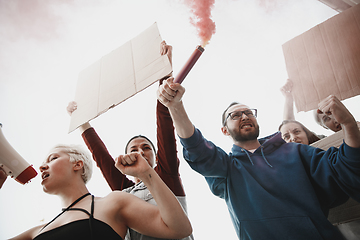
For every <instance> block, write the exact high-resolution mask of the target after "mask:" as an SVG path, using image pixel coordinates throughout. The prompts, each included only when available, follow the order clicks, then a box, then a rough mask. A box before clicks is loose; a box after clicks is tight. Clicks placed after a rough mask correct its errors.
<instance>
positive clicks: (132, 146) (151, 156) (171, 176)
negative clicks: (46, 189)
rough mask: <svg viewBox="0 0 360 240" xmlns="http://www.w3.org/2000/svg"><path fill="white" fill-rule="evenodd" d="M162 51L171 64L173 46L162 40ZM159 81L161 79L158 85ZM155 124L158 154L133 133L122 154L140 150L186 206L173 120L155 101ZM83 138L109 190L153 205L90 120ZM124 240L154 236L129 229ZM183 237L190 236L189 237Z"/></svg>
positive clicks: (143, 138) (143, 188)
mask: <svg viewBox="0 0 360 240" xmlns="http://www.w3.org/2000/svg"><path fill="white" fill-rule="evenodd" d="M160 52H161V54H167V55H168V57H169V60H170V63H171V58H172V56H171V55H172V47H171V46H170V45H166V43H165V41H163V42H162V43H161V47H160ZM161 82H162V80H160V84H161ZM75 109H76V104H75V103H74V102H72V103H70V104H69V106H68V112H69V113H70V114H71V113H72V112H73V111H74V110H75ZM156 124H157V148H158V151H157V153H156V152H155V147H154V145H153V143H152V142H151V141H150V140H149V139H148V138H147V137H145V136H141V135H139V136H135V137H133V138H131V139H130V140H129V142H128V143H127V145H126V148H125V153H130V152H133V151H136V152H140V153H141V154H143V155H144V157H145V159H146V160H147V161H148V163H149V164H150V165H151V166H152V167H154V166H155V161H156V166H155V168H154V169H155V171H156V172H157V174H158V175H159V176H160V178H161V179H162V180H163V181H164V182H165V184H166V185H167V186H168V187H169V189H170V190H171V191H172V192H173V193H174V195H175V196H176V197H177V199H178V200H179V202H180V203H181V205H182V206H183V208H184V209H185V211H186V209H187V207H186V199H185V192H184V189H183V186H182V183H181V178H180V174H179V164H180V162H179V159H178V157H177V150H176V139H175V132H174V126H173V122H172V119H171V116H170V113H169V111H168V109H167V108H166V107H165V106H164V105H163V104H161V103H160V102H159V101H157V105H156ZM80 131H81V132H82V137H83V139H84V141H85V143H86V145H87V147H88V148H89V150H90V152H91V153H92V156H93V159H94V160H95V162H96V164H97V166H98V167H99V168H100V170H101V172H102V174H103V176H104V177H105V179H106V181H107V183H108V184H109V186H110V188H111V189H112V190H120V191H126V192H129V193H132V194H134V195H135V196H137V197H139V198H141V199H143V200H145V201H147V202H149V203H151V204H154V205H156V202H155V200H154V199H153V197H152V196H151V194H150V192H149V190H148V189H147V187H146V186H145V184H143V183H142V182H141V181H140V180H139V179H136V178H135V179H134V180H135V181H131V180H130V179H128V178H127V177H126V176H125V175H123V174H122V173H121V172H120V171H119V170H118V169H117V168H116V167H115V165H114V159H113V158H112V156H111V155H110V153H109V152H108V150H107V148H106V146H105V144H104V143H103V141H102V140H101V139H100V137H99V136H98V135H97V133H96V132H95V129H94V128H92V127H91V126H90V124H89V123H85V124H83V125H82V126H80ZM125 239H139V240H147V239H156V238H152V237H149V236H145V235H141V234H139V233H138V232H135V231H134V230H132V229H129V232H128V234H127V235H126V238H125ZM185 239H193V236H192V235H191V236H189V237H187V238H185Z"/></svg>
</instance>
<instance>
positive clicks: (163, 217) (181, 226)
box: [116, 152, 192, 239]
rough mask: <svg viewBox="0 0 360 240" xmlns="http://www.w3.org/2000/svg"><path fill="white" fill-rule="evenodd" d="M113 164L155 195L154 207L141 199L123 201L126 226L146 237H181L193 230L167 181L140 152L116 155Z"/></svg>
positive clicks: (122, 211)
mask: <svg viewBox="0 0 360 240" xmlns="http://www.w3.org/2000/svg"><path fill="white" fill-rule="evenodd" d="M116 167H117V168H118V169H119V170H120V171H121V172H122V173H123V174H126V175H132V176H134V177H137V178H139V179H141V180H142V181H143V182H144V184H145V185H146V186H147V188H148V189H149V191H150V192H151V194H152V196H153V197H154V199H155V201H156V203H157V206H153V205H151V204H149V203H146V202H144V201H141V200H139V201H134V199H135V198H134V197H133V196H131V199H133V200H129V201H126V206H125V207H123V208H121V214H122V216H124V218H125V222H126V223H127V225H128V227H130V228H132V229H134V230H135V231H137V232H140V233H142V234H145V235H148V236H154V237H160V238H176V239H177V238H184V237H187V236H189V235H190V234H191V233H192V227H191V224H190V221H189V219H188V217H187V216H186V214H185V212H184V210H183V209H182V207H181V205H180V204H179V202H178V200H177V199H176V197H175V196H174V194H173V193H172V192H171V191H170V189H169V188H168V187H167V186H166V184H165V183H164V182H163V181H162V180H161V178H160V177H159V176H158V175H157V173H156V172H155V170H154V169H153V168H151V167H150V165H149V164H148V163H147V161H146V160H145V158H144V157H142V155H141V154H139V153H137V152H134V153H130V154H126V155H120V156H119V157H118V158H116ZM136 213H137V214H136Z"/></svg>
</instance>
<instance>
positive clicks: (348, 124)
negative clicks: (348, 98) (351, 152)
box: [318, 95, 360, 148]
mask: <svg viewBox="0 0 360 240" xmlns="http://www.w3.org/2000/svg"><path fill="white" fill-rule="evenodd" d="M318 111H321V112H323V113H325V114H327V115H333V116H334V118H335V119H336V121H337V122H338V123H340V124H341V127H342V129H343V131H344V141H345V143H346V144H347V145H349V146H350V147H353V148H360V131H359V128H358V125H357V122H356V121H355V118H354V116H353V115H352V114H351V113H350V112H349V110H348V109H347V108H346V107H345V106H344V104H343V103H342V102H341V101H340V100H339V99H338V98H337V97H336V96H333V95H330V96H329V97H327V98H325V99H324V100H322V101H321V102H320V103H319V105H318Z"/></svg>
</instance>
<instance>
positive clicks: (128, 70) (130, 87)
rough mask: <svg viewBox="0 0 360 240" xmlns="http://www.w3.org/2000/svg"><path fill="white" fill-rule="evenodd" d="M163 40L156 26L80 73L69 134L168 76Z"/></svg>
mask: <svg viewBox="0 0 360 240" xmlns="http://www.w3.org/2000/svg"><path fill="white" fill-rule="evenodd" d="M161 41H162V39H161V36H160V33H159V30H158V27H157V24H156V23H154V24H153V25H152V26H150V27H149V28H148V29H146V30H145V31H144V32H142V33H141V34H139V35H138V36H137V37H135V38H133V39H132V40H130V41H128V42H126V43H125V44H123V45H122V46H121V47H119V48H117V49H115V50H113V51H112V52H110V53H109V54H107V55H105V56H103V57H102V58H101V59H99V60H98V61H96V62H95V63H93V64H92V65H90V66H89V67H87V68H86V69H84V70H83V71H81V72H80V74H79V78H78V82H77V87H76V93H75V99H74V101H76V103H77V110H76V111H74V112H73V114H72V115H71V120H70V127H69V133H70V132H72V131H74V130H75V129H76V128H78V127H79V126H81V125H82V124H84V123H86V122H88V121H90V120H92V119H94V118H96V117H98V116H99V115H101V114H102V113H104V112H106V111H107V110H109V109H110V108H112V107H114V106H116V105H118V104H120V103H122V102H124V101H125V100H126V99H128V98H130V97H132V96H134V95H135V94H136V93H138V92H140V91H142V90H144V89H145V88H147V87H148V86H150V85H151V84H153V83H154V82H156V81H157V80H159V79H161V78H163V77H165V76H167V75H169V74H170V73H171V72H172V67H171V64H170V62H169V59H168V57H167V56H166V55H163V56H161V55H160V43H161Z"/></svg>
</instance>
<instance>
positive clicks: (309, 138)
mask: <svg viewBox="0 0 360 240" xmlns="http://www.w3.org/2000/svg"><path fill="white" fill-rule="evenodd" d="M279 131H280V132H281V137H282V138H283V139H284V141H285V142H287V143H288V142H296V143H302V144H306V145H310V144H312V143H314V142H316V141H319V140H320V138H319V137H318V136H317V135H316V134H314V133H313V132H311V131H310V130H309V129H308V128H307V127H305V126H304V125H303V124H301V123H300V122H298V121H295V120H284V121H283V122H282V123H281V124H280V126H279Z"/></svg>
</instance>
